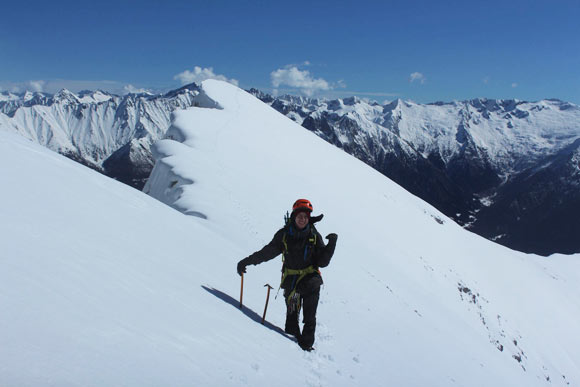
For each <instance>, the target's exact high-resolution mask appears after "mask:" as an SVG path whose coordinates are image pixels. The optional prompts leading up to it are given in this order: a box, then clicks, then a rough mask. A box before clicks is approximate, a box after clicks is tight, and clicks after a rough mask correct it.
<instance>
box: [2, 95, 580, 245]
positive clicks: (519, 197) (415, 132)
mask: <svg viewBox="0 0 580 387" xmlns="http://www.w3.org/2000/svg"><path fill="white" fill-rule="evenodd" d="M250 92H251V93H252V94H254V95H255V96H256V97H258V98H259V99H261V100H262V101H263V102H265V103H268V104H270V105H271V106H272V107H273V108H274V109H276V110H278V111H279V112H281V113H282V114H284V115H286V116H288V117H289V118H291V119H293V120H294V121H296V122H298V123H300V124H301V125H302V126H304V127H305V128H307V129H309V130H311V131H312V132H314V133H315V134H317V135H318V136H320V137H322V138H323V139H325V140H326V141H328V142H330V143H332V144H334V145H336V146H338V147H340V148H342V149H343V150H345V151H346V152H348V153H350V154H352V155H354V156H355V157H357V158H358V159H360V160H362V161H364V162H365V163H367V164H368V165H370V166H372V167H373V168H375V169H377V170H378V171H379V172H381V173H383V174H384V175H386V176H387V177H389V178H391V179H392V180H394V181H395V182H397V183H398V184H400V185H401V186H403V187H404V188H405V189H407V190H408V191H410V192H411V193H413V194H415V195H417V196H419V197H420V198H422V199H424V200H426V201H428V202H429V203H431V204H432V205H434V206H435V207H436V208H438V209H439V210H440V211H442V212H443V213H444V214H446V215H447V216H449V217H451V218H453V219H454V220H456V221H457V222H458V223H459V224H461V225H464V226H466V227H468V228H469V229H470V230H472V231H474V232H476V233H478V234H480V235H482V236H485V237H486V238H488V239H491V240H495V241H497V242H499V243H502V244H504V245H506V246H509V247H511V248H515V249H518V250H521V251H525V252H535V253H539V254H543V255H548V254H551V253H554V252H560V253H573V252H580V239H579V238H578V237H577V235H578V234H579V233H580V218H579V217H577V216H575V214H576V213H578V212H580V190H579V189H577V187H578V186H579V185H580V179H579V177H578V174H577V173H576V171H578V168H579V166H578V159H577V157H576V156H575V155H576V154H577V153H578V151H579V149H580V148H579V147H580V144H579V143H578V141H579V140H578V139H579V138H580V108H579V107H578V106H576V105H573V104H570V103H565V102H561V101H557V100H544V101H539V102H534V103H530V102H523V101H517V100H487V99H476V100H470V101H464V102H453V103H435V104H427V105H425V104H416V103H413V102H409V101H401V100H396V101H393V102H391V103H386V104H383V105H381V104H378V103H376V102H368V101H365V100H361V99H359V98H356V97H352V98H346V99H338V100H320V99H309V98H304V97H296V96H283V97H278V98H274V97H272V96H269V95H267V94H264V93H262V92H260V91H258V90H255V89H252V90H251V91H250ZM197 93H198V87H197V86H196V85H194V84H192V85H188V86H185V87H184V88H181V89H178V90H175V91H172V92H170V93H167V94H164V95H151V94H138V95H135V94H130V95H127V96H124V97H119V96H115V95H110V94H108V93H105V92H101V91H96V92H89V91H86V92H81V93H79V94H78V95H76V94H73V93H71V92H68V91H66V90H63V91H61V92H60V93H58V94H56V95H54V96H49V95H45V94H41V93H26V94H24V95H15V94H10V93H4V94H1V95H0V130H1V129H6V130H9V131H16V132H19V133H21V134H23V135H24V136H26V137H28V138H30V139H32V140H34V141H35V142H37V143H40V144H42V145H45V146H47V147H49V148H50V149H53V150H56V151H58V152H60V153H62V154H65V155H67V156H68V157H70V158H72V159H74V160H76V161H79V162H81V163H83V164H85V165H89V166H91V167H93V168H95V169H97V170H99V171H101V172H104V173H105V174H107V175H108V176H111V177H114V178H116V179H118V180H120V181H123V182H125V183H127V184H130V185H132V186H134V187H136V188H139V189H141V188H142V187H143V185H144V184H145V181H146V179H147V177H148V176H149V174H150V172H151V170H152V168H153V157H152V154H151V150H150V147H151V144H152V143H153V142H154V141H156V140H157V139H160V138H163V136H164V135H165V132H166V131H167V129H168V127H169V125H170V122H171V113H172V112H173V111H174V110H178V109H184V108H187V107H190V106H192V105H193V100H194V98H195V96H196V95H197ZM259 119H260V118H259V117H256V120H257V121H258V120H259ZM555 160H557V162H554V161H555Z"/></svg>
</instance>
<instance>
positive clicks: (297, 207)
mask: <svg viewBox="0 0 580 387" xmlns="http://www.w3.org/2000/svg"><path fill="white" fill-rule="evenodd" d="M298 211H308V213H310V212H312V211H313V208H312V203H310V201H309V200H307V199H298V200H296V201H295V202H294V205H293V206H292V213H295V212H298Z"/></svg>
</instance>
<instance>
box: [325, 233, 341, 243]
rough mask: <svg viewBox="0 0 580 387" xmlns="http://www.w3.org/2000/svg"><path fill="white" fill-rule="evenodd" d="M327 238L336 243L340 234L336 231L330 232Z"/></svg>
mask: <svg viewBox="0 0 580 387" xmlns="http://www.w3.org/2000/svg"><path fill="white" fill-rule="evenodd" d="M326 239H328V241H329V242H334V243H336V240H337V239H338V235H336V234H335V233H330V234H328V235H327V236H326Z"/></svg>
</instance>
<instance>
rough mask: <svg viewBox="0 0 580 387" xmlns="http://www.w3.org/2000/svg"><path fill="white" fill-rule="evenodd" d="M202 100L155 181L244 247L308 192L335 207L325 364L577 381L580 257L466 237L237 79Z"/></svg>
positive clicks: (154, 187)
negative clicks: (249, 91) (544, 253)
mask: <svg viewBox="0 0 580 387" xmlns="http://www.w3.org/2000/svg"><path fill="white" fill-rule="evenodd" d="M197 102H198V105H199V106H202V107H201V108H193V109H188V110H186V111H182V112H179V113H177V114H176V117H175V119H174V124H173V126H172V127H171V128H170V129H169V131H168V133H167V136H168V139H166V140H163V141H160V142H159V143H158V145H157V146H156V147H155V153H156V158H157V160H158V161H157V164H156V166H155V168H154V171H153V173H152V175H151V178H150V180H149V183H148V185H146V187H145V190H146V192H149V194H151V195H152V196H154V197H157V198H159V199H160V200H162V201H164V202H166V203H167V204H169V205H172V206H174V207H175V208H177V209H180V210H181V211H183V212H185V213H190V214H193V215H197V216H201V217H202V218H206V219H207V223H208V226H209V227H210V228H211V229H212V230H215V231H216V232H217V233H219V234H221V235H223V236H224V237H227V238H229V239H230V240H231V241H233V242H234V243H235V244H236V245H238V246H242V247H243V248H244V249H245V253H246V254H248V253H250V252H252V251H254V250H257V249H258V248H260V247H261V246H262V245H263V244H265V243H266V242H268V241H269V239H270V238H271V236H272V234H273V233H274V231H275V230H276V229H277V227H278V226H279V225H280V224H281V220H282V214H281V212H283V209H285V208H288V206H289V205H290V204H291V203H292V202H293V201H294V200H295V199H296V198H298V197H307V198H309V199H311V200H312V201H313V203H314V205H315V207H316V210H317V211H315V212H318V211H319V212H324V213H326V218H325V219H324V220H323V222H322V223H321V225H320V229H321V231H322V233H323V235H325V233H326V232H331V231H332V232H337V233H338V234H339V245H338V248H337V252H336V256H335V258H334V260H333V262H332V264H331V266H330V267H329V268H328V269H326V270H325V271H324V273H323V274H324V275H325V278H326V279H327V281H326V282H327V285H326V288H325V290H324V292H323V301H322V302H323V304H322V305H321V308H320V312H319V320H320V326H319V343H318V346H319V347H320V351H319V352H318V353H317V356H318V357H317V360H321V359H325V361H324V362H325V366H329V364H332V362H333V361H329V360H328V357H332V358H333V359H335V360H336V359H339V360H340V362H339V363H340V364H341V367H338V368H339V369H343V367H346V369H349V370H350V369H353V371H348V372H350V373H352V372H354V373H356V374H357V375H356V376H355V378H356V380H357V381H358V382H359V383H370V384H376V383H377V378H378V377H379V376H378V375H383V373H384V372H385V371H386V375H389V378H394V380H397V381H399V383H403V384H413V385H415V384H416V385H420V384H430V385H439V384H440V385H446V384H448V383H450V380H451V379H454V380H456V381H458V382H459V383H460V384H463V385H476V384H478V383H479V382H481V383H482V384H481V385H492V384H494V385H508V384H510V383H519V384H521V383H523V382H524V381H525V383H526V384H529V383H531V384H534V383H538V384H542V383H543V382H546V380H547V379H550V380H551V381H552V382H554V381H557V382H562V383H564V384H566V383H565V382H566V380H570V378H578V368H577V367H578V364H577V363H576V362H575V361H574V360H572V359H574V358H578V356H577V355H578V344H579V341H578V340H579V339H578V333H579V331H578V328H577V326H576V324H575V322H574V321H575V319H576V318H577V317H578V316H579V312H580V310H579V308H578V302H577V301H575V300H574V296H572V295H577V294H578V286H577V285H576V281H577V279H578V274H579V273H580V272H579V269H580V266H579V263H578V256H577V255H576V256H568V257H566V256H552V257H551V258H550V259H544V258H541V257H537V256H533V255H524V254H520V253H517V252H513V251H511V250H508V249H506V248H503V247H501V246H499V245H496V244H493V243H491V242H489V241H486V240H484V239H482V238H480V237H478V236H476V235H474V234H471V233H469V232H466V231H464V230H463V229H461V228H460V227H459V226H457V225H456V224H455V223H453V222H451V221H450V220H448V219H446V218H445V217H444V216H443V215H442V214H440V213H439V212H437V211H436V210H435V209H433V208H432V207H431V206H429V205H428V204H426V203H424V202H422V201H420V200H418V199H416V198H415V197H412V196H411V195H409V194H408V193H407V192H406V191H404V190H403V189H401V188H400V187H399V186H397V185H395V184H394V183H392V182H391V181H389V180H388V179H385V178H384V177H383V176H382V175H380V174H379V173H377V172H376V171H374V170H372V169H370V168H368V167H366V166H365V165H364V164H363V163H361V162H360V161H358V160H355V159H354V158H352V157H350V156H348V155H347V154H346V153H344V152H342V151H340V150H337V149H336V148H334V147H332V146H331V145H329V144H326V143H325V142H324V141H322V140H320V139H318V138H317V137H316V136H315V135H313V134H312V133H308V132H306V131H304V130H302V129H301V128H300V127H299V126H298V125H297V124H295V123H294V122H292V121H291V120H289V119H287V118H285V117H283V116H282V115H280V114H278V113H277V112H275V111H274V110H273V109H270V108H269V107H267V106H266V105H264V104H263V103H261V102H260V101H258V100H257V99H255V98H253V97H251V96H250V95H248V94H247V93H245V92H244V91H242V90H240V89H237V88H235V87H233V86H230V85H227V84H225V83H221V82H217V81H207V82H205V83H204V84H203V85H202V91H201V94H200V95H199V98H198V100H197ZM203 106H206V108H203ZM208 107H209V108H208ZM257 117H259V118H258V119H257ZM281 209H282V211H281ZM238 258H241V257H238ZM278 270H279V262H278V263H267V264H264V265H262V266H259V267H256V268H253V267H251V268H250V274H249V276H251V275H254V276H256V277H258V278H259V280H257V281H256V282H257V284H260V285H261V283H262V282H265V281H272V278H275V277H276V274H277V271H278ZM248 281H250V279H248ZM260 285H258V286H260ZM564 332H566V333H564ZM320 341H322V343H320ZM325 341H327V342H325ZM338 343H340V344H338ZM337 345H339V346H340V347H342V348H341V349H340V350H338V351H336V349H337V348H336V347H335V346H337ZM361 353H362V354H364V355H362V354H361ZM361 357H364V360H365V361H364V362H362V360H361ZM350 361H352V363H351V362H350ZM348 366H354V367H355V368H351V367H348ZM359 366H360V370H361V371H362V370H363V369H364V371H362V372H361V373H360V374H359V373H358V372H356V371H354V369H356V367H359ZM343 372H344V370H343ZM337 375H338V374H337ZM343 375H344V373H343ZM386 375H385V377H386ZM572 375H574V376H572ZM335 376H336V375H333V377H335ZM353 376H354V375H353ZM336 377H339V376H336ZM565 378H567V379H565ZM322 380H324V381H329V380H328V379H325V378H322ZM331 380H332V378H331ZM427 381H428V383H427ZM343 382H344V381H343Z"/></svg>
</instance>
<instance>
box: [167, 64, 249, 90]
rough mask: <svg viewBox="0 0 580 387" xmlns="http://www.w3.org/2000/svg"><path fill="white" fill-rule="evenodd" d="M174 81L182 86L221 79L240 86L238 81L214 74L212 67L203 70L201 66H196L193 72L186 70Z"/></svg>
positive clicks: (175, 77)
mask: <svg viewBox="0 0 580 387" xmlns="http://www.w3.org/2000/svg"><path fill="white" fill-rule="evenodd" d="M173 79H175V80H178V81H179V82H181V84H182V85H186V84H188V83H192V82H195V83H200V82H202V81H205V80H206V79H219V80H220V81H226V82H229V83H231V84H233V85H236V86H238V83H239V82H238V81H237V80H236V79H228V78H227V77H226V76H225V75H218V74H216V73H214V72H213V68H212V67H208V68H201V67H199V66H195V67H194V68H193V71H189V70H185V71H184V72H182V73H179V74H177V75H176V76H174V77H173Z"/></svg>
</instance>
